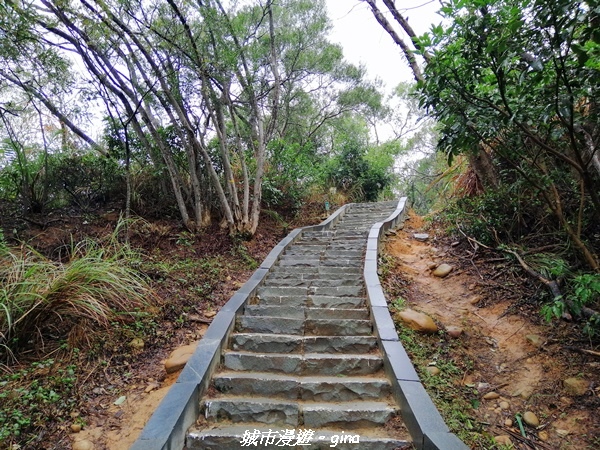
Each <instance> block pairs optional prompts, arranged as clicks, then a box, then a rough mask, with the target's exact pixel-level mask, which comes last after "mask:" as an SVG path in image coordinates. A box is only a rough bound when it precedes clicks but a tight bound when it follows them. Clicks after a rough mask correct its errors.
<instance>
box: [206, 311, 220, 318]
mask: <svg viewBox="0 0 600 450" xmlns="http://www.w3.org/2000/svg"><path fill="white" fill-rule="evenodd" d="M216 315H217V312H216V311H206V312H205V313H204V317H206V318H207V319H210V318H211V317H215V316H216Z"/></svg>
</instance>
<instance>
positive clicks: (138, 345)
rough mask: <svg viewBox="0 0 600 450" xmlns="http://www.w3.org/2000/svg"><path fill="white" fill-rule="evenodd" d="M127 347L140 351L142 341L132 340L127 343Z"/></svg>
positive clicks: (138, 339)
mask: <svg viewBox="0 0 600 450" xmlns="http://www.w3.org/2000/svg"><path fill="white" fill-rule="evenodd" d="M129 346H130V347H131V348H133V349H134V350H141V349H143V348H144V340H143V339H140V338H134V339H132V340H131V342H130V343H129Z"/></svg>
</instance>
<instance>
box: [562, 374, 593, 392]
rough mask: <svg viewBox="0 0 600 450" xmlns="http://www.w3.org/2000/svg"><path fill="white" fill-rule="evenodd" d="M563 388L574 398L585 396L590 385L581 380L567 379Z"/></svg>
mask: <svg viewBox="0 0 600 450" xmlns="http://www.w3.org/2000/svg"><path fill="white" fill-rule="evenodd" d="M563 386H564V387H565V391H566V392H567V394H569V395H572V396H574V397H578V396H580V395H584V394H585V393H586V392H587V391H588V388H589V383H588V382H587V381H586V380H583V379H581V378H574V377H573V378H567V379H566V380H564V381H563Z"/></svg>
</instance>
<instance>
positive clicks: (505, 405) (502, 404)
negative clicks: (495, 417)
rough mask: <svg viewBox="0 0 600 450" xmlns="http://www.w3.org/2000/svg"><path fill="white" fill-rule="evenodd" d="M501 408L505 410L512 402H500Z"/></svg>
mask: <svg viewBox="0 0 600 450" xmlns="http://www.w3.org/2000/svg"><path fill="white" fill-rule="evenodd" d="M500 408H502V409H503V410H505V411H506V410H507V409H508V408H510V403H508V402H500Z"/></svg>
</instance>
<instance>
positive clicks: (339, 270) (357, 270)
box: [317, 265, 363, 276]
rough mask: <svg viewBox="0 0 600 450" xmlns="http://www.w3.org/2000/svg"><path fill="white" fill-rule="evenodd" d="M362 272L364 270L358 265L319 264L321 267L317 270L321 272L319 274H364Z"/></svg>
mask: <svg viewBox="0 0 600 450" xmlns="http://www.w3.org/2000/svg"><path fill="white" fill-rule="evenodd" d="M362 272H363V268H362V267H357V266H351V267H343V266H342V265H340V266H339V267H336V266H323V265H321V266H319V268H318V270H317V273H318V274H319V276H323V275H326V274H338V275H350V274H356V275H359V276H362Z"/></svg>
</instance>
